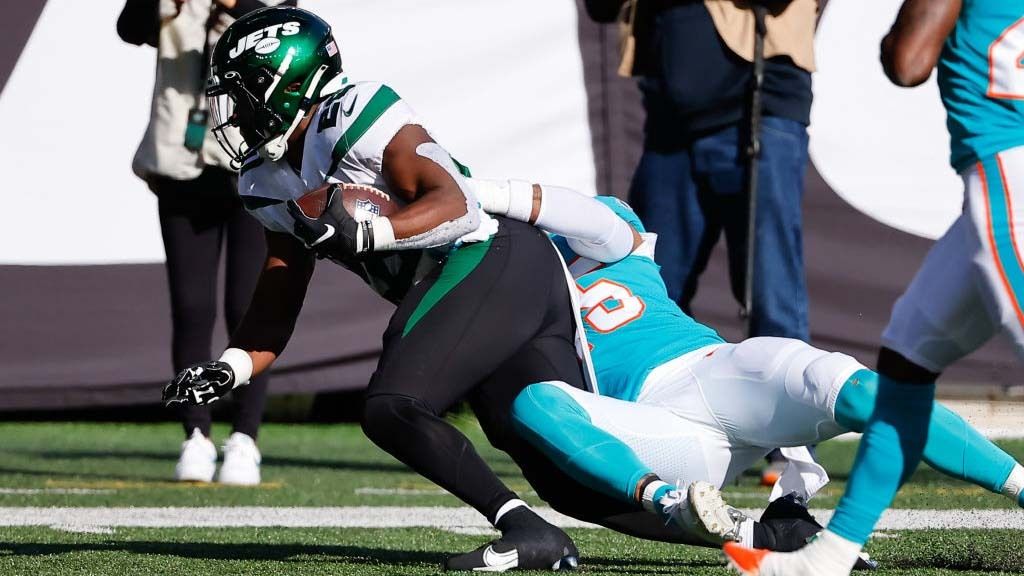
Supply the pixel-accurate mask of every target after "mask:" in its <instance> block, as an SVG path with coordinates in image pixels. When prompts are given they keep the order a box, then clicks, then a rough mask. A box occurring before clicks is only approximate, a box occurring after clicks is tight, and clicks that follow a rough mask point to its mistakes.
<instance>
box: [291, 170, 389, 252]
mask: <svg viewBox="0 0 1024 576" xmlns="http://www.w3.org/2000/svg"><path fill="white" fill-rule="evenodd" d="M338 188H339V187H338V186H334V187H332V189H331V191H330V197H329V198H328V199H327V207H326V208H325V209H324V213H323V214H321V215H320V217H319V218H310V217H309V216H307V215H306V214H305V213H304V212H303V211H302V208H300V207H299V205H298V204H297V203H296V202H295V201H294V200H289V201H288V202H287V204H286V206H287V208H288V213H289V214H291V216H292V219H294V220H295V227H294V233H295V236H296V237H297V238H299V239H300V240H302V242H303V243H304V244H305V245H306V247H307V248H310V249H312V250H313V251H314V252H315V253H316V255H317V257H318V258H339V259H345V258H349V257H351V256H353V255H355V254H359V253H362V252H366V251H367V250H370V249H371V247H372V233H370V234H369V236H370V237H369V238H367V233H366V232H367V231H365V230H360V228H362V227H364V226H363V224H365V223H360V222H356V220H355V218H353V217H352V215H350V214H349V213H348V212H347V211H346V210H345V207H344V205H343V204H344V203H343V202H342V201H341V194H340V193H339V190H338ZM367 240H370V241H369V242H367Z"/></svg>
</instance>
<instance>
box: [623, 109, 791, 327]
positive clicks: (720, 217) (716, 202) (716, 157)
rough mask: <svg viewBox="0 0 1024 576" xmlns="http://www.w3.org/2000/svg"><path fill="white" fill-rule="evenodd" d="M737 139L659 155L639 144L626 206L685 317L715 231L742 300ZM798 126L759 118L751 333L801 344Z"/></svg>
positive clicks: (742, 141)
mask: <svg viewBox="0 0 1024 576" xmlns="http://www.w3.org/2000/svg"><path fill="white" fill-rule="evenodd" d="M746 141H747V137H746V133H745V131H744V130H743V129H741V128H740V127H739V126H737V125H732V126H729V127H726V128H724V129H721V130H719V131H717V132H714V133H711V134H709V135H706V136H702V137H699V138H697V139H695V140H694V141H693V142H691V143H689V144H687V145H685V146H682V147H673V148H671V149H668V150H663V149H655V147H652V146H647V147H645V150H644V153H643V157H642V158H641V159H640V165H639V166H638V167H637V170H636V174H635V175H634V176H633V185H632V189H631V191H630V201H631V202H632V204H633V207H634V209H636V211H637V213H638V214H639V215H640V217H641V218H642V219H643V222H644V225H645V226H646V227H647V228H648V230H650V231H651V232H655V233H657V234H658V244H657V251H656V257H655V259H656V260H657V262H658V264H659V265H661V274H662V276H663V277H664V279H665V284H666V285H667V286H668V293H669V296H670V297H671V298H672V299H674V300H675V301H676V302H678V303H679V305H680V307H681V308H682V309H683V310H684V311H686V312H687V313H690V303H691V301H692V300H693V297H694V295H695V294H696V292H697V282H698V279H699V278H700V275H701V273H702V272H703V271H704V269H705V267H706V266H707V263H708V258H709V257H710V255H711V250H712V248H714V246H715V244H716V243H717V242H718V238H719V236H721V234H722V232H723V231H724V232H725V241H726V245H727V248H728V255H729V279H730V285H731V288H732V293H733V296H734V297H735V298H736V301H737V302H743V296H744V290H745V288H744V286H745V277H746V259H747V213H748V211H749V200H748V196H747V193H746V179H745V172H746V163H747V159H746V156H745V154H744V153H743V149H744V148H745V145H746ZM806 167H807V129H806V127H805V126H804V125H803V124H801V123H799V122H795V121H793V120H788V119H784V118H778V117H764V118H763V119H762V130H761V158H760V164H759V169H758V191H757V229H756V233H757V244H756V250H755V263H754V292H753V311H752V324H751V327H752V333H751V336H784V337H789V338H798V339H801V340H807V339H808V336H809V333H808V326H807V286H806V281H805V279H804V262H803V236H802V232H801V201H802V198H803V191H804V171H805V169H806Z"/></svg>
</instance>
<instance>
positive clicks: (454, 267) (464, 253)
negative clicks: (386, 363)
mask: <svg viewBox="0 0 1024 576" xmlns="http://www.w3.org/2000/svg"><path fill="white" fill-rule="evenodd" d="M490 247H491V239H488V240H487V241H486V242H475V243H473V244H464V245H462V246H461V247H459V249H458V250H456V251H455V252H454V253H452V255H451V256H449V257H448V262H447V263H445V265H444V269H443V270H441V275H440V276H439V277H438V278H437V281H436V282H434V285H433V286H431V287H430V289H429V290H427V293H426V294H424V295H423V299H421V300H420V302H419V304H417V305H416V309H415V310H413V311H412V314H411V315H410V316H409V320H408V321H406V323H405V329H404V330H403V331H402V337H403V338H404V337H405V335H406V334H408V333H409V332H410V331H412V329H413V327H415V326H416V324H417V323H419V321H420V320H422V319H423V317H424V316H426V315H427V312H430V309H431V308H433V307H434V306H436V305H437V303H438V302H440V301H441V299H442V298H444V297H445V295H446V294H448V293H449V292H451V291H452V288H455V287H456V286H458V285H459V283H460V282H462V281H463V280H464V279H465V278H466V276H469V273H470V272H472V271H473V270H475V269H476V267H477V266H478V265H479V264H480V262H481V261H482V260H483V259H484V256H486V255H487V250H488V249H490Z"/></svg>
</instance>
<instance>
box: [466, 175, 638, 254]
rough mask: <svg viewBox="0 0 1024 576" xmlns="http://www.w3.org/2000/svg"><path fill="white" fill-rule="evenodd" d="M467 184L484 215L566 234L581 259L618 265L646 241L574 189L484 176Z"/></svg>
mask: <svg viewBox="0 0 1024 576" xmlns="http://www.w3.org/2000/svg"><path fill="white" fill-rule="evenodd" d="M469 183H470V186H471V187H472V188H473V191H474V195H475V196H476V197H477V199H479V201H480V206H481V207H483V209H484V210H485V211H486V212H488V213H490V214H498V215H501V216H506V217H508V218H512V219H514V220H519V221H522V222H528V223H530V224H533V225H535V226H537V227H538V228H541V229H543V230H545V231H546V232H550V233H552V234H557V235H559V236H564V237H566V238H567V239H568V240H569V241H570V243H571V244H572V249H573V251H574V252H576V253H577V254H579V255H580V256H583V257H586V258H590V259H592V260H597V261H598V262H616V261H618V260H621V259H623V258H625V257H626V256H628V255H629V254H630V252H632V251H633V250H635V249H636V248H637V247H638V246H640V244H641V243H642V242H643V239H642V238H641V237H640V234H639V233H637V231H636V230H634V229H633V227H632V226H630V225H629V224H628V223H627V222H626V221H625V220H623V219H622V218H620V217H619V215H618V214H616V213H615V211H613V210H612V209H611V208H609V207H608V206H606V205H605V204H602V203H601V202H598V201H597V200H596V199H594V198H591V197H590V196H587V195H585V194H582V193H580V192H577V191H576V190H573V189H571V188H564V187H561V186H550V185H547V184H543V185H542V184H531V183H529V182H526V181H523V180H489V179H484V178H470V179H469Z"/></svg>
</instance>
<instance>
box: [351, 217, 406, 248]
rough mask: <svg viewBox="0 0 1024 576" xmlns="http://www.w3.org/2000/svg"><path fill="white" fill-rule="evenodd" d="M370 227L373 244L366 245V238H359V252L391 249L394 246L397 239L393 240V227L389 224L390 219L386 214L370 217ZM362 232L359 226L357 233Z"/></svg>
mask: <svg viewBox="0 0 1024 576" xmlns="http://www.w3.org/2000/svg"><path fill="white" fill-rule="evenodd" d="M369 224H370V228H372V229H373V246H367V245H366V239H365V238H360V239H359V246H360V247H361V250H360V251H361V252H366V251H367V250H373V251H374V252H378V251H380V250H391V249H393V248H394V247H395V244H396V243H397V240H395V229H394V227H392V226H391V219H390V218H388V217H386V216H374V217H373V218H370V222H369ZM362 233H363V228H362V226H360V227H359V234H362Z"/></svg>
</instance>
